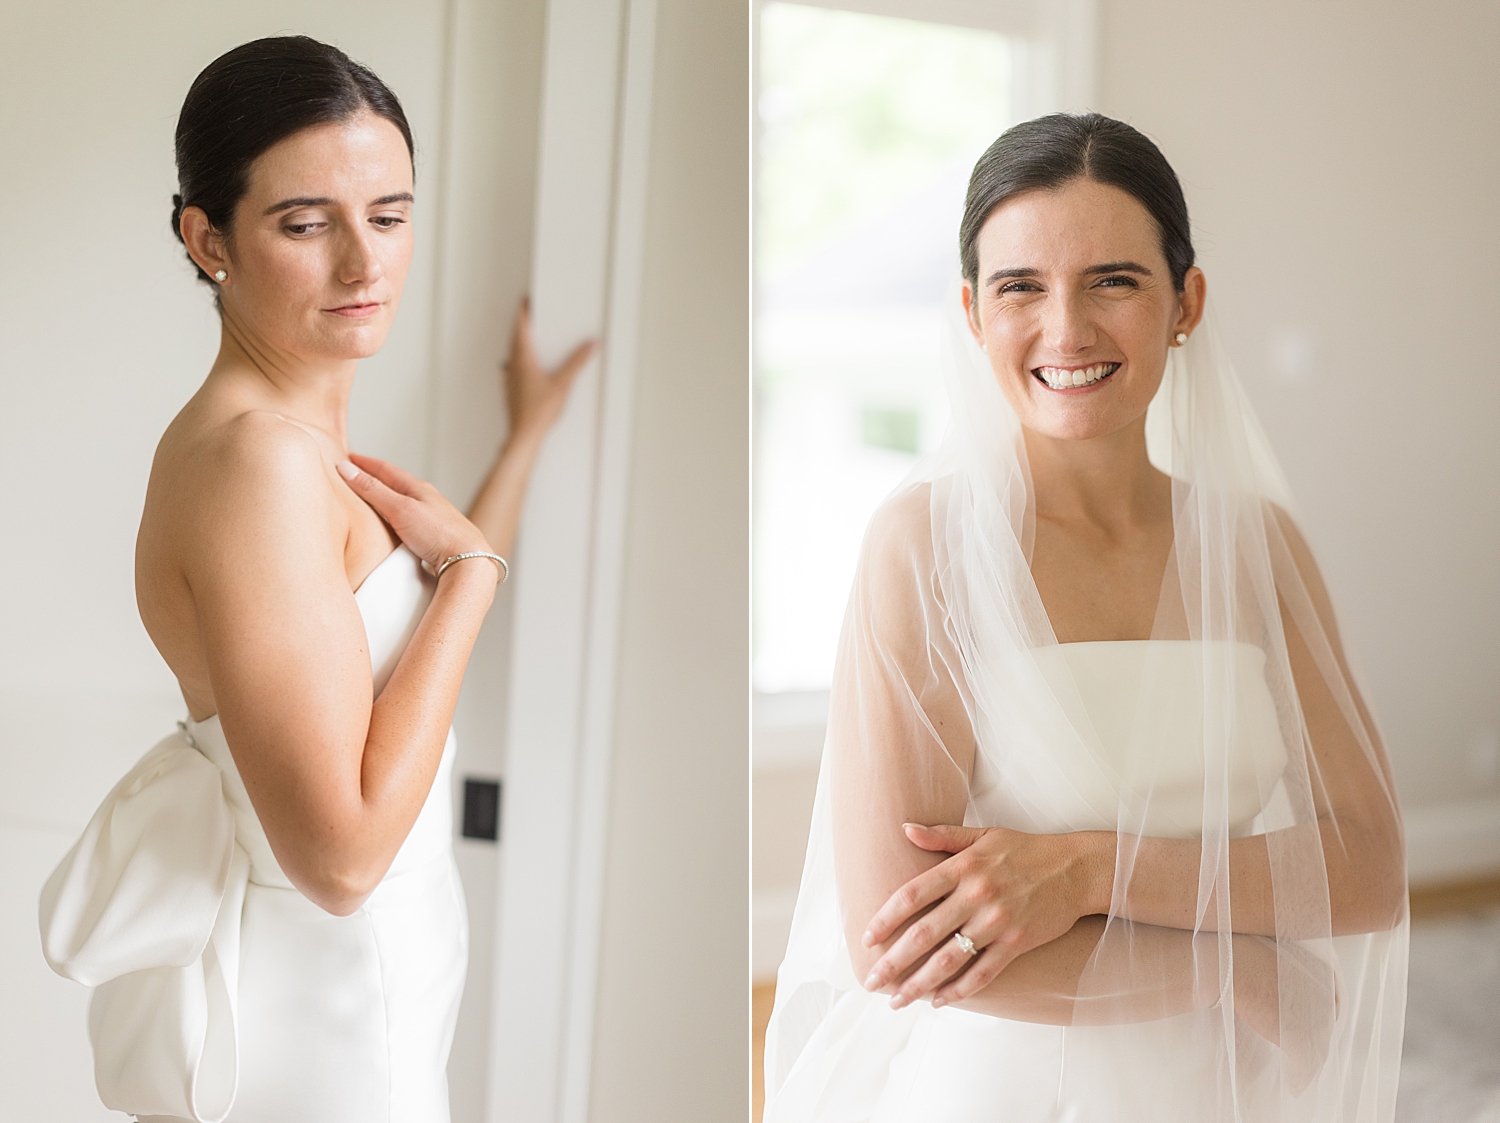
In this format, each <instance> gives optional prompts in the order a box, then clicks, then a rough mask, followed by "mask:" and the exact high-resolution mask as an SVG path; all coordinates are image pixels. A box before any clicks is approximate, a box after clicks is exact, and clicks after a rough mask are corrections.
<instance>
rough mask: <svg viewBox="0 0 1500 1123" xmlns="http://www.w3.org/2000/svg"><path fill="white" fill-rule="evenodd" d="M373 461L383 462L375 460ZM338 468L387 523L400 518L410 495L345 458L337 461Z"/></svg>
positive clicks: (348, 482) (344, 478) (409, 499)
mask: <svg viewBox="0 0 1500 1123" xmlns="http://www.w3.org/2000/svg"><path fill="white" fill-rule="evenodd" d="M360 459H361V460H363V461H368V460H369V459H370V458H369V457H363V456H362V457H360ZM375 463H377V464H381V463H383V462H382V461H378V460H377V461H375ZM385 467H387V468H389V467H391V465H389V464H386V465H385ZM338 470H339V475H340V476H342V477H343V480H344V482H345V483H346V484H348V485H349V487H350V489H351V490H352V491H353V492H354V494H355V495H358V496H359V497H360V498H361V499H363V500H364V501H365V502H366V503H368V504H369V505H370V506H371V507H374V508H375V511H376V513H377V514H379V515H380V516H381V517H382V518H384V519H385V521H386V522H388V523H391V524H393V525H394V524H395V523H396V522H397V521H398V520H399V518H400V515H401V511H402V508H403V506H404V505H405V504H407V503H411V502H412V499H411V497H410V496H408V495H403V494H402V493H401V492H399V491H395V490H393V489H392V488H390V487H389V486H387V485H386V484H385V483H384V482H383V481H381V480H380V479H379V478H377V477H376V476H375V475H373V474H372V473H370V472H368V471H361V470H360V468H358V467H356V466H355V465H353V464H351V463H350V462H349V461H347V460H344V461H341V462H340V463H339V465H338Z"/></svg>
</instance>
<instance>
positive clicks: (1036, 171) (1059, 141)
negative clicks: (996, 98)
mask: <svg viewBox="0 0 1500 1123" xmlns="http://www.w3.org/2000/svg"><path fill="white" fill-rule="evenodd" d="M1073 179H1091V180H1093V181H1095V182H1096V183H1104V184H1108V185H1109V186H1111V187H1118V188H1119V189H1120V190H1121V191H1125V192H1127V193H1129V194H1130V195H1132V196H1134V197H1135V199H1136V200H1137V201H1138V202H1139V203H1140V204H1141V205H1142V206H1143V207H1145V208H1146V210H1147V212H1149V213H1150V215H1151V217H1152V218H1154V219H1155V220H1156V229H1157V232H1158V233H1159V234H1160V236H1161V250H1162V254H1163V255H1164V256H1165V257H1166V259H1167V268H1168V270H1169V271H1170V272H1171V274H1172V286H1173V287H1174V288H1175V289H1176V290H1177V291H1178V292H1181V291H1182V286H1183V279H1184V278H1185V277H1186V276H1187V271H1188V269H1189V268H1191V267H1192V264H1193V259H1194V254H1193V238H1192V230H1191V228H1190V226H1189V224H1188V212H1187V200H1185V199H1184V198H1183V197H1182V185H1181V184H1180V183H1178V182H1177V173H1176V172H1174V171H1173V170H1172V165H1171V164H1169V163H1167V158H1166V157H1165V156H1163V155H1162V154H1161V149H1159V148H1157V147H1156V145H1154V144H1152V143H1151V141H1150V140H1149V139H1148V138H1147V137H1146V136H1145V134H1143V133H1140V132H1137V131H1136V130H1135V129H1133V128H1131V127H1130V126H1129V125H1127V124H1125V123H1124V122H1123V121H1116V120H1114V119H1113V118H1111V117H1105V116H1103V115H1102V114H1099V113H1084V114H1080V115H1077V116H1074V115H1073V114H1070V113H1053V114H1051V115H1050V116H1047V117H1038V118H1036V120H1034V121H1025V122H1023V123H1022V124H1019V125H1016V126H1015V127H1014V128H1010V129H1007V130H1006V131H1005V132H1003V133H1001V134H1000V139H999V140H997V141H995V143H994V144H992V145H990V146H989V148H987V149H986V150H985V153H984V155H983V156H981V157H979V162H978V163H977V164H975V165H974V173H973V175H971V176H970V177H969V191H968V194H967V196H966V197H965V199H964V217H963V222H962V223H960V225H959V228H958V254H959V262H960V265H961V266H962V268H963V275H964V277H965V278H966V279H967V280H968V282H969V284H971V285H977V284H978V282H979V251H978V249H977V248H976V244H975V243H976V242H977V241H978V238H979V231H980V228H981V227H983V226H984V224H985V222H986V221H987V220H988V219H989V217H990V215H991V214H993V213H994V210H995V208H996V207H998V206H999V205H1000V204H1001V203H1003V202H1005V201H1006V200H1007V199H1010V198H1012V197H1013V196H1016V195H1019V194H1021V193H1022V192H1024V191H1037V190H1042V191H1046V190H1052V189H1055V188H1058V187H1061V186H1062V185H1063V184H1065V183H1067V182H1068V181H1069V180H1073Z"/></svg>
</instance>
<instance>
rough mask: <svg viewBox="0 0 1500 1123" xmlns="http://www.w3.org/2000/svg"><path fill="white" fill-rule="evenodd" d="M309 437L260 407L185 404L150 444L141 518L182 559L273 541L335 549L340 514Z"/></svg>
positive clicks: (342, 525)
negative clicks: (218, 409) (220, 409)
mask: <svg viewBox="0 0 1500 1123" xmlns="http://www.w3.org/2000/svg"><path fill="white" fill-rule="evenodd" d="M329 473H330V469H329V467H328V463H327V459H326V457H325V455H324V452H323V450H321V449H320V448H319V446H318V442H317V441H316V439H315V438H314V437H313V436H312V435H311V434H310V433H308V432H307V431H306V430H304V429H303V428H302V427H301V426H299V425H297V424H295V423H294V422H291V421H288V420H287V419H285V418H283V417H281V416H279V415H278V414H275V413H272V412H269V411H266V410H259V409H251V410H243V411H239V412H232V413H231V412H227V411H226V412H225V413H222V414H219V415H217V416H216V415H214V414H213V413H212V412H210V411H208V410H200V411H197V412H196V413H195V412H193V411H191V410H184V411H183V413H182V414H179V415H178V417H177V418H176V420H174V421H173V422H172V425H171V426H169V427H168V429H167V432H166V433H165V434H164V435H163V437H162V440H161V443H160V445H159V446H158V448H157V454H156V461H155V463H154V465H153V467H152V472H151V477H152V478H151V485H150V489H149V492H148V495H147V502H146V512H145V517H144V518H143V520H142V523H141V533H142V540H143V541H142V546H143V547H145V546H146V545H147V541H146V540H147V539H153V538H155V539H160V540H162V543H163V545H166V544H167V543H170V549H169V553H170V554H172V555H174V556H175V557H176V559H177V561H178V563H179V564H180V565H182V566H185V567H190V566H191V563H192V559H195V558H202V557H203V556H204V555H205V553H207V554H208V555H210V556H211V555H214V554H217V553H218V552H219V548H220V547H221V546H222V547H227V548H231V549H235V550H249V551H250V552H251V553H253V554H256V555H259V554H260V553H262V552H263V551H264V549H265V547H266V545H267V544H268V539H267V536H268V535H272V536H273V537H274V540H275V541H278V542H289V543H294V544H295V545H296V546H297V547H298V548H302V549H308V548H311V549H316V550H318V551H319V552H322V551H323V550H324V549H325V548H326V549H329V550H335V551H338V552H341V551H342V543H343V539H344V536H345V534H346V532H347V526H346V521H347V520H346V518H345V516H344V511H343V508H342V506H341V505H340V504H339V503H338V500H337V498H336V493H335V492H334V490H333V488H332V487H331V484H330V479H329Z"/></svg>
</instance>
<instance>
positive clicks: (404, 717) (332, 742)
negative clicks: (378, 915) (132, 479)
mask: <svg viewBox="0 0 1500 1123" xmlns="http://www.w3.org/2000/svg"><path fill="white" fill-rule="evenodd" d="M188 463H189V467H188V470H187V471H186V472H184V473H183V475H182V477H181V478H180V479H179V481H178V483H177V485H176V486H175V487H174V488H173V495H174V500H173V502H174V506H175V508H176V514H175V515H174V519H173V521H174V524H175V525H174V528H173V532H172V533H173V535H174V537H175V538H176V539H177V541H176V543H175V549H174V552H175V553H176V556H177V559H178V561H179V564H180V567H181V573H182V576H183V578H184V579H185V580H186V583H187V587H188V590H189V591H190V596H191V604H192V613H193V617H194V619H195V620H196V630H197V639H198V641H199V643H200V644H201V651H202V658H203V661H204V667H205V669H206V672H207V676H206V677H207V680H208V681H209V682H211V684H212V691H213V697H212V701H213V704H214V707H215V709H216V711H217V713H218V717H219V721H220V724H221V726H222V728H223V731H224V737H225V740H226V741H227V742H228V745H229V748H230V751H231V753H232V755H233V757H234V762H235V766H236V767H237V768H238V770H239V773H240V776H241V778H242V779H243V780H244V783H245V788H246V791H247V792H248V794H249V796H250V800H251V803H252V804H253V805H254V808H255V812H256V814H257V816H258V817H259V819H260V823H261V826H262V827H263V829H264V830H265V833H266V837H267V839H268V841H269V842H270V844H271V850H272V852H273V853H274V854H275V855H276V859H277V861H278V863H280V865H281V868H282V870H283V872H284V873H285V874H286V876H287V877H288V878H289V879H290V880H291V881H292V883H293V884H294V885H295V886H296V887H297V888H298V889H299V890H301V891H302V893H303V894H304V895H305V896H307V897H309V898H310V899H311V900H313V901H314V902H316V903H317V904H319V905H321V906H322V907H324V908H326V909H327V910H328V911H330V912H335V913H340V914H343V913H346V912H349V911H352V910H353V909H354V908H357V907H358V904H359V902H360V901H361V900H362V899H363V897H364V896H365V895H366V894H368V892H369V891H370V890H371V889H372V888H373V886H374V885H375V884H376V883H377V882H378V881H379V880H380V878H381V877H382V876H383V875H384V873H385V871H386V870H387V869H388V868H389V865H390V862H391V860H392V859H393V858H394V856H395V854H396V851H397V850H398V849H399V848H400V845H401V843H402V842H403V841H404V840H405V837H406V834H407V833H408V832H409V831H410V829H411V825H412V823H413V822H414V821H415V820H416V816H417V814H418V813H419V812H420V810H421V807H422V804H423V802H424V800H425V799H426V796H427V792H428V790H429V789H430V788H431V785H432V778H433V775H434V774H435V772H436V769H437V763H438V760H439V758H440V756H441V752H442V744H443V741H444V738H445V737H446V734H447V728H448V724H449V722H451V720H452V703H453V700H454V699H455V698H456V696H457V684H458V683H459V682H460V681H461V679H462V675H463V664H464V662H465V661H466V659H467V655H468V650H469V644H470V643H471V642H472V635H473V634H474V633H477V631H478V627H479V623H480V621H482V618H483V614H484V611H485V610H487V609H488V607H489V597H491V596H493V593H492V592H488V593H487V595H485V596H481V595H480V591H481V584H482V582H480V581H479V580H478V578H480V577H483V576H485V575H484V574H483V573H482V572H478V573H462V574H459V575H458V576H459V583H458V584H456V585H455V584H454V583H453V582H452V581H451V580H446V579H445V581H444V584H445V585H447V586H449V587H450V588H449V590H448V591H449V592H450V594H453V595H452V596H450V597H449V598H448V600H447V601H446V602H445V605H446V606H447V607H446V610H445V613H446V614H445V615H444V616H443V619H444V621H445V622H444V623H443V626H442V628H440V629H439V630H438V631H437V632H433V631H432V629H431V628H427V627H425V625H427V624H428V623H429V620H428V619H427V618H426V617H424V620H423V625H424V626H423V627H419V629H418V634H417V635H416V636H414V637H413V639H412V641H411V643H410V645H409V646H408V649H407V652H406V654H405V655H404V656H403V657H402V659H401V662H400V665H399V666H398V668H397V672H396V674H395V675H394V676H393V678H392V680H391V683H390V684H389V685H388V686H387V688H386V690H385V692H384V693H383V694H382V695H381V699H380V709H379V710H378V712H377V708H376V706H375V701H374V698H373V694H372V682H371V652H370V648H369V638H368V636H367V634H366V631H365V624H364V620H363V617H362V615H361V612H360V608H359V604H358V602H357V601H356V600H355V598H354V596H353V595H352V594H351V592H350V587H349V576H348V574H347V572H346V569H345V548H346V544H347V540H348V535H349V508H348V506H347V501H346V499H345V497H343V496H342V495H340V494H339V491H338V490H337V489H339V488H341V487H342V486H343V484H341V483H340V482H339V481H338V480H335V479H331V478H330V476H331V473H330V471H329V465H328V462H327V460H326V459H325V453H324V451H323V450H322V449H321V448H320V447H319V444H318V443H317V442H316V441H315V440H314V439H313V437H312V436H310V435H309V434H308V433H306V432H304V431H302V430H301V429H299V428H298V427H297V426H296V425H294V424H291V423H289V422H287V421H285V420H283V419H281V418H279V417H276V416H274V415H271V414H268V413H264V412H262V413H258V414H246V415H242V416H241V417H239V418H236V419H235V420H234V421H232V422H231V423H229V424H228V425H226V426H224V427H223V428H222V429H221V430H219V431H217V432H215V433H214V434H212V435H211V436H210V437H209V439H207V440H206V441H204V442H203V443H202V444H201V445H200V446H199V447H198V449H197V450H196V451H195V455H194V457H193V458H192V460H191V461H190V462H188ZM371 463H372V462H369V461H366V464H371ZM374 463H378V462H374ZM372 466H373V465H372ZM387 478H388V479H395V480H396V482H397V484H398V486H404V487H405V489H406V490H405V491H396V490H395V489H393V488H391V487H390V485H389V484H388V483H386V484H382V485H381V487H379V488H373V487H372V488H370V489H369V490H370V491H373V492H374V493H375V495H376V496H377V500H376V501H375V502H374V503H372V505H373V506H375V509H376V510H377V511H380V513H381V514H382V515H384V516H385V517H386V518H387V519H388V520H389V521H390V522H391V524H392V526H393V527H394V529H395V530H396V532H397V533H398V534H399V535H400V536H401V537H402V539H403V540H404V541H406V542H407V543H408V544H409V545H410V546H411V548H412V550H413V552H414V553H417V554H419V555H420V556H422V557H424V558H427V559H428V560H432V559H433V558H436V559H437V560H438V561H441V560H442V559H443V558H445V557H448V556H450V555H451V554H453V553H465V552H468V551H470V550H475V549H480V550H482V549H485V548H486V547H485V545H484V539H483V536H482V535H480V534H479V532H478V531H477V530H475V528H474V527H473V526H472V525H471V524H470V523H469V522H468V520H466V519H465V518H464V517H463V516H462V515H460V514H459V513H458V512H457V511H455V510H454V509H453V508H452V506H451V505H449V504H448V503H447V502H446V500H443V499H442V497H441V496H440V495H438V494H437V492H436V489H434V488H431V487H430V485H426V484H420V482H419V481H411V482H410V483H409V484H407V483H404V481H407V480H411V477H408V476H406V475H405V473H401V474H400V475H399V476H396V475H395V470H392V471H391V472H390V473H389V474H388V475H387ZM373 482H376V483H378V482H379V481H373ZM383 489H384V490H383ZM407 491H410V492H414V493H415V494H408V493H407ZM388 492H389V494H388ZM470 586H472V589H471V588H470ZM489 588H490V589H491V590H492V589H493V586H490V587H489ZM471 594H472V595H471ZM455 597H456V598H457V599H455ZM435 605H436V601H434V606H435ZM427 615H428V616H429V617H430V616H431V615H432V609H429V610H428V614H427ZM470 617H472V619H470ZM429 632H431V633H432V634H431V638H428V639H424V636H426V635H427V634H428V633H429ZM433 640H437V641H438V642H437V643H436V644H434V643H433ZM460 641H462V642H460ZM414 660H415V661H414Z"/></svg>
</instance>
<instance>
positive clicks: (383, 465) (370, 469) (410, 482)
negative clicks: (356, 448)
mask: <svg viewBox="0 0 1500 1123" xmlns="http://www.w3.org/2000/svg"><path fill="white" fill-rule="evenodd" d="M349 459H350V460H351V461H353V462H354V464H355V465H356V466H357V467H359V468H361V469H363V470H364V471H365V472H366V473H368V474H369V475H370V476H373V477H374V478H375V479H377V480H379V481H380V482H381V483H383V484H385V485H386V487H388V488H390V489H391V490H392V491H395V492H399V493H400V494H402V495H410V496H416V495H417V493H418V492H419V491H420V490H421V487H422V483H423V481H422V480H420V479H418V478H417V477H416V476H414V475H412V474H411V473H410V472H408V471H407V470H406V469H405V468H398V467H397V466H396V465H394V464H392V463H390V462H389V461H386V460H381V459H379V458H378V457H374V456H362V455H360V454H359V453H357V452H351V453H350V454H349ZM339 472H340V473H341V474H344V478H345V479H350V477H349V476H348V474H347V473H344V470H343V468H342V467H341V468H340V469H339Z"/></svg>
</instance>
